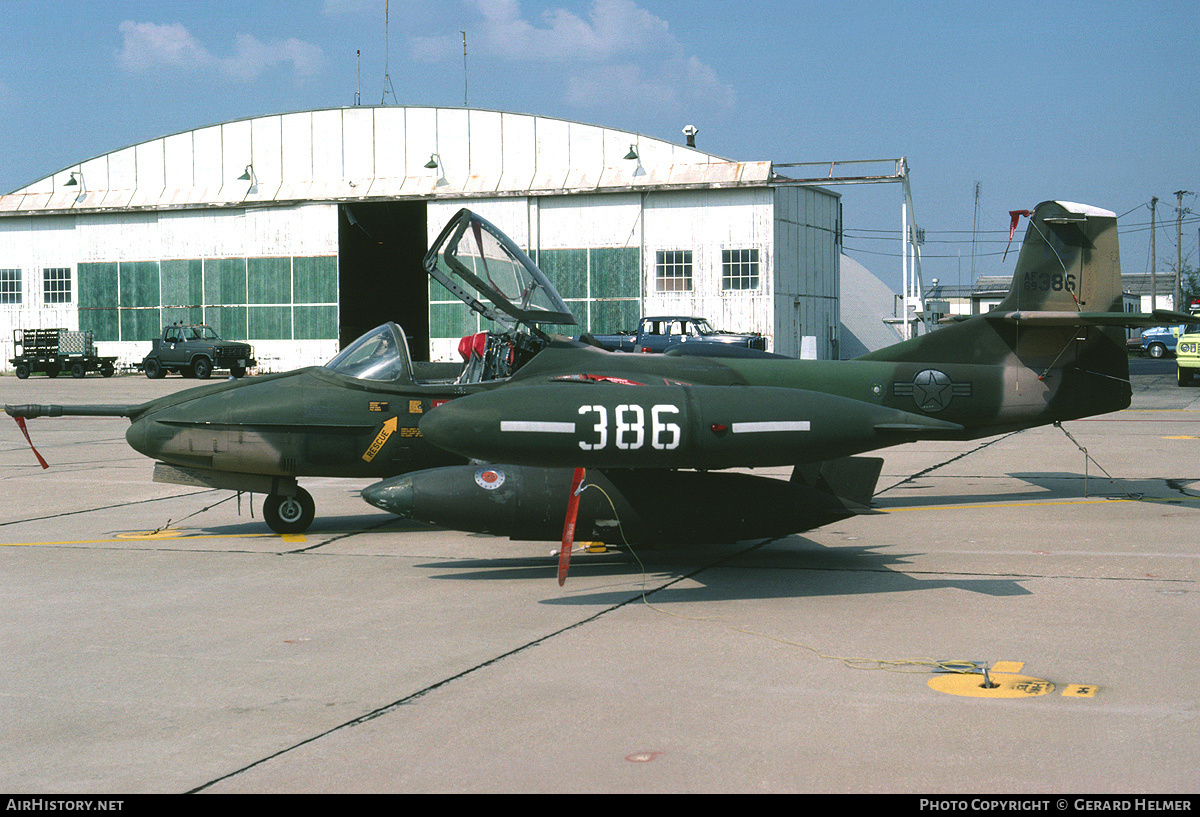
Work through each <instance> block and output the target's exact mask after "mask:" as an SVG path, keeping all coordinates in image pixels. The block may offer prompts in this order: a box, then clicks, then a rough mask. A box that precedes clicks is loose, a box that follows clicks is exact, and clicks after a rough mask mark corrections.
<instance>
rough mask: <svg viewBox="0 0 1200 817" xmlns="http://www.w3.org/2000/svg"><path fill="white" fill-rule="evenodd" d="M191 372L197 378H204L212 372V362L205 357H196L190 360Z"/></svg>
mask: <svg viewBox="0 0 1200 817" xmlns="http://www.w3.org/2000/svg"><path fill="white" fill-rule="evenodd" d="M192 374H193V375H195V377H196V379H197V380H204V379H205V378H206V377H208V376H209V375H210V374H212V362H211V361H210V360H209V359H208V358H206V357H198V358H196V359H195V360H193V361H192Z"/></svg>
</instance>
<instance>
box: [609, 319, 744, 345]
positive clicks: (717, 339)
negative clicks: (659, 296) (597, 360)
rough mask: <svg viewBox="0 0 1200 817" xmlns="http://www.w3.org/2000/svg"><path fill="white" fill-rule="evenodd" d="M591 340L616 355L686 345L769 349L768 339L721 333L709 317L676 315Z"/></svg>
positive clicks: (643, 321) (643, 322)
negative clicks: (616, 353)
mask: <svg viewBox="0 0 1200 817" xmlns="http://www.w3.org/2000/svg"><path fill="white" fill-rule="evenodd" d="M591 337H592V338H593V339H594V340H595V341H596V342H597V343H599V345H600V346H603V347H604V348H605V349H608V350H609V351H613V352H665V351H667V350H668V349H672V348H674V347H676V346H680V345H682V344H687V345H688V347H691V348H693V349H694V348H700V347H703V346H713V347H720V348H722V349H728V348H730V347H743V348H746V349H756V350H758V351H760V352H765V351H766V349H767V339H766V338H764V337H763V336H762V335H760V334H758V333H754V334H744V335H739V334H731V333H728V332H718V331H717V330H716V329H713V328H712V326H711V325H710V324H709V322H708V320H707V319H706V318H695V317H683V316H675V315H667V316H655V317H648V318H642V319H641V321H640V322H639V323H638V328H637V331H636V332H621V333H619V334H616V335H592V336H591ZM698 354H702V353H699V352H698Z"/></svg>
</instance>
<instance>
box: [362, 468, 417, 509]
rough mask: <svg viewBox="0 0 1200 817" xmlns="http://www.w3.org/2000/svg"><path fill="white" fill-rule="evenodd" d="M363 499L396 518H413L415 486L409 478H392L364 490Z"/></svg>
mask: <svg viewBox="0 0 1200 817" xmlns="http://www.w3.org/2000/svg"><path fill="white" fill-rule="evenodd" d="M361 493H362V498H363V499H364V500H366V501H367V502H368V503H369V504H371V505H374V506H375V507H376V508H382V509H383V510H385V511H388V512H389V513H394V514H396V516H403V517H406V518H408V519H411V518H412V513H413V486H412V480H411V479H410V478H409V477H392V478H391V479H385V480H384V481H383V482H376V483H375V484H374V485H368V486H367V487H366V488H363V489H362V492H361Z"/></svg>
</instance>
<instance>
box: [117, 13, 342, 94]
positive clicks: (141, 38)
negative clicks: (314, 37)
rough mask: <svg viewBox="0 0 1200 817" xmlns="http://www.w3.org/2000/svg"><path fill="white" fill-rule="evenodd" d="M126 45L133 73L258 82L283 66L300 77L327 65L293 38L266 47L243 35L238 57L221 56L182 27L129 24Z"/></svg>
mask: <svg viewBox="0 0 1200 817" xmlns="http://www.w3.org/2000/svg"><path fill="white" fill-rule="evenodd" d="M120 31H121V36H122V37H123V38H124V44H123V45H122V48H121V50H120V52H119V53H118V55H117V59H118V61H119V62H120V64H121V65H123V66H124V67H126V68H128V69H130V70H134V71H145V70H151V69H155V68H164V67H166V68H178V69H182V70H188V71H217V72H219V73H220V74H222V75H224V76H225V77H228V78H229V79H234V80H238V81H243V82H244V81H250V80H254V79H257V78H258V77H259V76H261V75H262V74H263V73H264V72H265V71H267V70H268V69H270V68H274V67H275V66H279V65H285V66H286V65H290V66H291V69H292V70H293V71H294V72H295V73H296V74H298V75H300V76H311V75H313V74H316V73H317V72H318V71H320V69H321V66H322V64H323V63H324V61H325V56H324V53H323V52H322V51H321V49H320V48H319V47H318V46H315V45H312V44H311V43H306V42H304V41H303V40H298V39H296V38H294V37H293V38H289V39H287V40H277V41H274V42H267V43H264V42H262V41H261V40H259V39H257V38H256V37H254V36H253V35H250V34H238V35H237V37H236V38H235V40H234V52H233V54H232V55H231V56H228V57H219V56H217V55H216V54H213V53H212V52H211V51H209V50H208V49H207V48H206V47H205V46H204V45H203V44H202V43H201V42H200V41H199V40H197V39H196V38H195V37H193V36H192V35H191V33H189V32H188V30H187V29H186V28H185V27H184V26H183V25H182V24H180V23H168V24H159V23H137V22H134V21H132V20H126V21H125V22H123V23H121V25H120Z"/></svg>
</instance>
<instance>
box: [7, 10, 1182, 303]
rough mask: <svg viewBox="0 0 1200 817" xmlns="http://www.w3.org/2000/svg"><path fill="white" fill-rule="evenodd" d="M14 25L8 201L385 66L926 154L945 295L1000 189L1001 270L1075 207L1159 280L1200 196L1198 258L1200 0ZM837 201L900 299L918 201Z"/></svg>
mask: <svg viewBox="0 0 1200 817" xmlns="http://www.w3.org/2000/svg"><path fill="white" fill-rule="evenodd" d="M385 7H386V11H387V23H388V25H387V35H388V36H387V37H386V38H385V26H384V17H385ZM460 31H466V34H467V50H468V53H467V76H466V82H465V89H464V72H463V55H462V39H461V35H460V34H459V32H460ZM0 32H3V33H4V38H3V41H4V43H5V47H4V49H2V51H0V191H3V192H7V191H10V190H13V189H15V188H17V187H20V186H22V185H24V184H27V183H29V182H31V181H34V180H36V179H38V178H40V177H42V176H45V175H48V174H50V173H52V172H55V171H57V170H60V169H62V168H65V167H67V166H69V165H72V164H75V163H77V162H79V161H81V160H83V159H87V158H90V157H92V156H96V155H98V154H102V153H106V152H108V151H110V150H115V149H117V148H120V147H124V146H126V145H130V144H134V143H136V142H140V141H143V140H146V139H152V138H155V137H158V136H162V135H165V134H169V133H174V132H177V131H182V130H189V129H191V128H195V127H200V126H203V125H208V124H213V123H217V122H221V121H225V120H229V119H237V118H242V117H247V116H254V115H258V114H265V113H277V112H282V111H291V110H302V109H306V108H324V107H336V106H341V105H350V104H353V103H354V99H355V93H356V91H358V89H359V87H360V86H359V79H358V70H359V64H360V63H359V61H358V60H357V59H356V51H361V54H362V56H361V94H362V101H363V102H364V103H365V104H378V103H380V102H381V101H383V99H384V97H383V91H384V82H383V80H384V73H385V66H386V71H387V74H388V76H389V77H390V78H391V81H392V85H393V87H394V89H395V96H396V99H397V100H398V101H399V103H400V104H414V105H448V106H458V105H462V104H463V98H464V91H465V94H466V98H467V102H468V104H470V105H471V106H472V107H480V108H489V109H496V110H508V111H517V112H521V113H535V114H544V115H548V116H556V117H561V118H565V119H574V120H578V121H583V122H589V123H593V124H598V125H605V126H610V127H615V128H623V129H628V130H632V131H637V132H640V133H644V134H647V135H649V136H655V137H659V138H664V139H670V140H681V139H682V134H681V132H680V131H681V129H682V128H683V126H685V125H688V124H693V125H695V126H697V127H698V128H699V129H700V133H699V136H698V137H697V139H698V145H699V147H701V148H702V149H704V150H708V151H710V152H713V153H716V154H718V155H721V156H725V157H727V158H730V159H736V160H766V159H769V160H772V161H775V162H807V161H830V160H849V159H877V158H895V157H899V156H905V157H907V158H908V163H909V167H910V170H911V180H912V191H913V197H914V203H915V210H916V215H917V219H918V222H919V224H920V225H921V226H922V227H924V228H925V230H926V235H927V242H928V243H927V244H926V245H925V247H924V277H925V283H926V285H928V284H929V283H930V281H931V279H932V278H935V277H936V278H940V279H941V281H942V282H943V283H957V282H958V281H960V280H961V281H962V282H964V283H966V282H969V281H970V280H971V265H972V261H971V253H972V243H971V231H972V222H973V217H974V215H975V187H976V183H977V182H978V183H979V186H980V196H979V231H980V232H979V239H980V241H979V243H977V244H976V245H975V254H976V258H975V262H974V264H975V274H976V275H982V274H1011V271H1012V264H1013V255H1011V254H1010V255H1009V256H1008V259H1007V261H1004V262H1003V263H1002V262H1001V258H1000V253H1001V252H1002V251H1003V241H1004V240H1005V239H1006V238H1007V226H1008V215H1007V211H1008V210H1011V209H1019V208H1031V207H1032V206H1033V205H1034V204H1036V203H1037V202H1039V201H1043V200H1045V199H1051V198H1057V199H1065V200H1070V201H1078V202H1084V203H1088V204H1093V205H1096V206H1099V207H1104V208H1107V209H1109V210H1113V211H1115V212H1116V213H1117V214H1118V215H1121V216H1123V218H1122V220H1121V225H1122V261H1123V267H1124V270H1125V271H1126V272H1146V271H1148V270H1149V220H1150V213H1149V208H1148V202H1149V201H1150V198H1151V197H1152V196H1157V197H1158V198H1159V199H1160V203H1159V206H1158V220H1159V230H1158V242H1157V249H1158V261H1159V268H1160V269H1167V268H1169V266H1170V265H1171V264H1172V263H1173V261H1174V257H1175V230H1174V226H1175V225H1174V220H1175V202H1176V197H1175V195H1174V193H1175V191H1176V190H1186V191H1190V192H1189V194H1188V195H1186V196H1184V199H1183V204H1184V206H1185V208H1188V210H1189V212H1188V214H1187V215H1186V216H1185V221H1184V228H1183V242H1182V248H1183V254H1184V258H1185V262H1190V263H1191V264H1192V265H1193V266H1195V264H1196V260H1197V243H1198V237H1197V227H1198V225H1200V219H1198V218H1197V214H1196V212H1191V211H1200V197H1198V196H1197V195H1196V192H1198V191H1200V82H1198V71H1197V51H1198V46H1197V43H1200V3H1196V2H1195V0H1190V1H1188V0H1182V1H1180V2H1176V1H1175V0H1164V2H1111V1H1110V0H1092V2H1075V0H1060V1H1059V2H1055V3H1046V2H1044V0H1043V1H1042V2H1032V1H1031V0H1007V1H1006V2H996V3H989V4H984V3H962V2H954V3H951V2H940V0H934V1H933V2H925V3H912V2H890V0H879V1H878V2H855V1H854V0H848V1H847V2H841V3H836V4H831V3H827V2H821V3H816V2H803V1H801V2H787V3H784V2H754V0H750V2H742V3H740V4H735V5H730V4H729V3H718V2H711V0H689V1H688V2H682V0H680V1H678V2H677V1H676V0H669V1H664V2H657V1H656V0H550V2H533V1H532V0H526V2H516V0H491V1H490V2H488V1H486V0H422V1H421V2H410V0H390V2H389V0H307V1H306V0H291V1H290V2H277V1H276V0H248V1H247V2H243V3H240V4H233V3H229V2H209V0H188V1H187V2H180V1H178V0H153V2H143V1H142V0H127V1H125V2H121V0H108V1H107V2H79V0H75V1H74V2H62V1H61V0H0ZM385 44H386V45H387V48H386V49H385ZM386 101H387V102H389V103H390V102H392V97H391V95H388V97H387V100H386ZM837 189H838V191H839V192H841V193H842V195H843V201H844V205H845V222H846V227H847V238H846V248H847V251H848V254H850V255H852V256H853V257H855V258H856V259H857V260H859V261H860V262H862V263H863V264H865V265H866V266H867V267H869V268H871V269H872V270H874V271H876V272H877V273H878V274H880V276H881V277H883V278H884V279H885V280H886V281H888V282H889V283H891V284H893V285H896V286H898V280H899V270H900V260H899V258H898V257H897V255H898V249H899V247H898V242H899V239H898V234H899V229H900V190H899V187H898V186H895V185H886V186H884V185H876V186H856V187H839V188H837ZM875 231H879V232H875ZM996 242H999V243H996Z"/></svg>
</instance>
